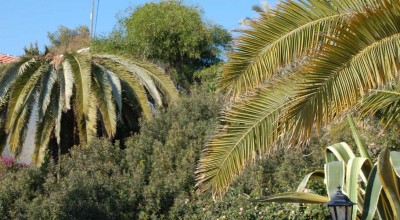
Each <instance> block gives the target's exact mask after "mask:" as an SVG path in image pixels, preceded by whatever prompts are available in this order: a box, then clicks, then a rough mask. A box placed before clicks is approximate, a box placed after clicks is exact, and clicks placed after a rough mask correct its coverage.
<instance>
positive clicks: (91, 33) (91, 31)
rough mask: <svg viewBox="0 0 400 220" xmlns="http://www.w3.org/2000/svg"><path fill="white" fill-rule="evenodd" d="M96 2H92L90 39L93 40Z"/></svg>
mask: <svg viewBox="0 0 400 220" xmlns="http://www.w3.org/2000/svg"><path fill="white" fill-rule="evenodd" d="M93 18H94V0H92V13H90V38H93V35H94V33H93V20H94V19H93Z"/></svg>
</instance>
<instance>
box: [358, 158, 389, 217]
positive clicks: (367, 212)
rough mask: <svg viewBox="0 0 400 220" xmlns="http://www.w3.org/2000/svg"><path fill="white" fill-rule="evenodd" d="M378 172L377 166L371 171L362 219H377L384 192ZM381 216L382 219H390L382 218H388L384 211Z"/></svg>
mask: <svg viewBox="0 0 400 220" xmlns="http://www.w3.org/2000/svg"><path fill="white" fill-rule="evenodd" d="M377 171H378V167H377V166H376V165H375V166H374V168H373V169H372V171H371V174H370V175H369V179H368V183H367V188H366V189H365V200H364V206H363V209H362V210H363V212H362V217H361V219H365V220H370V219H373V218H374V217H375V213H376V211H377V208H378V201H379V198H380V194H381V190H382V183H381V180H380V178H379V176H378V172H377ZM380 216H381V219H388V218H382V217H383V216H385V217H387V216H386V215H385V212H384V211H382V212H381V213H380Z"/></svg>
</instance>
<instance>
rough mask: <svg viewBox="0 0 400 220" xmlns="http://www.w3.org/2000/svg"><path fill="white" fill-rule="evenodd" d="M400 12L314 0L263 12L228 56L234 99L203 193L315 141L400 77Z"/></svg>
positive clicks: (203, 177)
mask: <svg viewBox="0 0 400 220" xmlns="http://www.w3.org/2000/svg"><path fill="white" fill-rule="evenodd" d="M399 11H400V1H398V0H385V1H381V0H379V1H377V0H367V1H358V0H345V1H343V0H341V1H337V0H333V1H328V0H326V1H325V0H324V1H320V0H307V1H282V2H281V3H280V4H279V5H278V6H277V8H276V9H268V10H266V11H265V12H262V13H261V14H260V15H261V17H260V18H259V19H258V20H255V21H252V22H251V23H250V27H249V28H248V29H245V30H243V34H242V36H240V37H238V39H237V40H236V42H237V43H236V45H235V48H234V50H233V52H232V53H230V54H229V55H228V57H229V61H228V62H227V64H226V65H225V67H224V71H223V74H222V79H221V85H222V88H224V89H226V91H227V92H228V93H229V94H230V95H231V99H234V101H233V102H232V103H231V104H230V107H229V108H228V109H227V110H226V111H224V113H223V114H222V117H221V126H220V128H219V133H218V134H217V135H215V138H214V139H213V140H211V141H210V142H209V143H208V144H207V146H206V149H205V150H204V152H203V156H202V159H201V160H200V162H199V166H198V169H197V171H196V173H197V182H198V183H197V186H198V191H199V192H204V191H205V190H207V189H210V188H211V189H212V191H213V195H214V197H218V196H220V195H222V194H223V193H224V192H226V191H227V189H228V187H229V185H230V183H231V182H232V180H233V179H234V178H235V176H237V175H238V174H240V173H241V172H242V171H243V169H244V168H245V166H246V165H247V164H249V163H250V162H251V161H253V160H254V159H256V158H258V157H260V156H263V155H265V154H268V153H269V152H271V151H273V150H274V149H276V148H279V147H280V146H285V145H286V144H288V145H290V146H292V145H294V146H297V145H302V144H306V143H307V142H308V140H309V138H310V137H311V135H312V134H313V133H314V132H315V130H316V129H317V130H318V129H320V127H322V126H323V125H327V124H328V123H330V122H332V121H335V120H338V119H340V118H341V117H342V116H343V114H344V113H346V111H349V110H352V109H353V108H355V107H356V106H357V105H358V103H359V102H360V100H361V98H362V97H363V96H364V95H365V94H367V92H368V91H369V90H370V89H377V88H380V87H383V86H385V85H387V84H391V83H395V82H397V81H398V77H399V75H398V72H399V71H398V66H399V57H398V56H399V54H398V53H393V52H392V51H393V48H398V47H399V44H400V38H399V36H400V35H399V28H398V27H400V13H399ZM396 100H397V99H392V101H396ZM361 101H362V100H361ZM392 101H391V103H393V102H392ZM375 102H376V103H375V104H376V105H377V106H379V107H383V108H384V107H385V106H387V105H384V106H380V105H379V103H381V99H377V100H376V101H375ZM395 103H396V102H395ZM397 104H398V102H397ZM397 104H395V107H394V108H393V109H394V110H390V111H387V113H396V109H397V110H398V106H397ZM370 106H375V105H370ZM374 111H375V110H374ZM388 117H389V118H391V117H392V116H388Z"/></svg>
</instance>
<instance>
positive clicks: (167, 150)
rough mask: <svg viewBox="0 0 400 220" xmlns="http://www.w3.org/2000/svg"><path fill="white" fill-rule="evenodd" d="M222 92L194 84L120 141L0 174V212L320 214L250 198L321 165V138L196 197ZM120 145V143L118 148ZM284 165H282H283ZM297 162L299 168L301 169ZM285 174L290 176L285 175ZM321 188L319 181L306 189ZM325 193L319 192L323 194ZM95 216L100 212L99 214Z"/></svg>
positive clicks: (37, 215)
mask: <svg viewBox="0 0 400 220" xmlns="http://www.w3.org/2000/svg"><path fill="white" fill-rule="evenodd" d="M221 104H222V102H221V97H220V95H217V94H215V93H209V92H207V87H206V88H201V89H200V88H195V89H192V90H191V93H190V95H188V96H186V95H183V96H182V99H180V100H179V101H178V103H177V105H176V106H169V107H168V111H164V110H161V111H159V113H158V115H156V116H155V118H154V120H152V121H143V122H142V123H143V124H142V128H141V132H140V134H136V135H135V136H134V137H131V138H128V139H127V140H126V141H125V144H124V146H125V147H123V146H120V145H118V143H116V144H115V145H112V144H110V143H109V142H107V141H105V140H102V141H100V140H94V141H93V142H92V143H90V144H88V146H87V147H85V148H80V147H74V148H72V149H71V152H70V154H69V155H68V154H66V155H64V156H62V157H61V160H60V161H59V163H57V164H55V163H54V162H53V161H52V160H50V161H49V162H47V163H44V165H43V166H42V167H41V168H40V169H39V168H36V167H35V166H30V167H26V168H24V169H22V170H21V169H19V170H12V172H11V171H10V174H9V175H6V176H3V177H0V204H6V208H3V209H1V212H0V216H6V217H7V218H17V217H16V216H17V214H18V218H21V219H49V218H50V219H52V218H57V219H82V218H85V219H95V218H96V219H97V218H101V219H138V218H145V219H146V218H151V219H200V218H205V219H208V218H210V219H215V218H223V217H224V216H225V218H227V219H238V218H239V219H240V218H246V219H256V218H261V217H263V218H267V219H286V218H287V216H293V217H294V216H297V217H298V218H299V219H307V218H314V219H315V218H321V216H325V215H326V213H327V212H326V209H324V208H322V207H321V206H319V205H312V206H303V207H300V209H298V207H297V206H295V205H291V204H289V205H285V204H260V205H259V204H254V203H252V202H251V201H250V199H255V198H259V197H262V196H267V195H271V194H274V193H277V192H280V191H285V190H294V189H295V188H294V187H296V181H297V180H298V178H300V177H301V176H302V175H305V174H306V173H307V172H308V170H307V169H306V167H308V168H317V167H319V166H321V164H322V161H321V158H322V156H321V155H322V153H323V152H322V150H321V149H320V148H319V146H320V145H321V144H323V143H320V140H319V139H317V138H315V139H313V142H312V143H313V145H312V146H310V148H307V149H296V150H294V151H292V153H291V154H285V153H284V152H277V154H276V155H275V156H274V157H271V158H266V160H263V161H262V162H261V163H260V164H257V165H252V166H251V167H250V169H249V172H245V173H244V175H243V176H241V177H240V178H238V179H237V181H236V182H235V184H234V185H233V188H232V189H233V190H232V191H230V192H229V193H228V194H227V195H226V196H225V197H224V198H223V199H221V200H218V201H216V202H213V201H210V200H209V197H210V195H209V194H206V195H197V194H196V192H195V190H194V185H195V176H194V173H193V172H194V170H195V161H196V160H198V159H199V156H200V152H201V147H202V146H203V145H204V144H205V142H206V141H207V140H208V138H209V136H210V135H211V133H212V132H213V127H214V125H215V124H216V123H217V115H218V112H219V110H220V108H221ZM121 148H124V149H121ZM282 164H284V167H283V166H281V165H282ZM299 167H304V168H301V169H299ZM288 176H290V178H288ZM311 188H312V189H313V190H315V191H317V192H320V191H321V189H322V188H321V186H320V184H318V183H316V184H313V185H312V187H311ZM322 193H323V192H322ZM99 216H100V217H99Z"/></svg>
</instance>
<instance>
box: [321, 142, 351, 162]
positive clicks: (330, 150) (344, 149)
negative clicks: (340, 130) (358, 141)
mask: <svg viewBox="0 0 400 220" xmlns="http://www.w3.org/2000/svg"><path fill="white" fill-rule="evenodd" d="M325 157H326V162H328V163H329V162H332V161H343V162H344V163H345V164H347V162H348V161H349V160H350V159H352V158H355V157H356V156H355V155H354V153H353V151H352V150H351V148H350V146H349V145H347V143H345V142H341V143H337V144H334V145H332V146H329V147H327V148H326V150H325Z"/></svg>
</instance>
